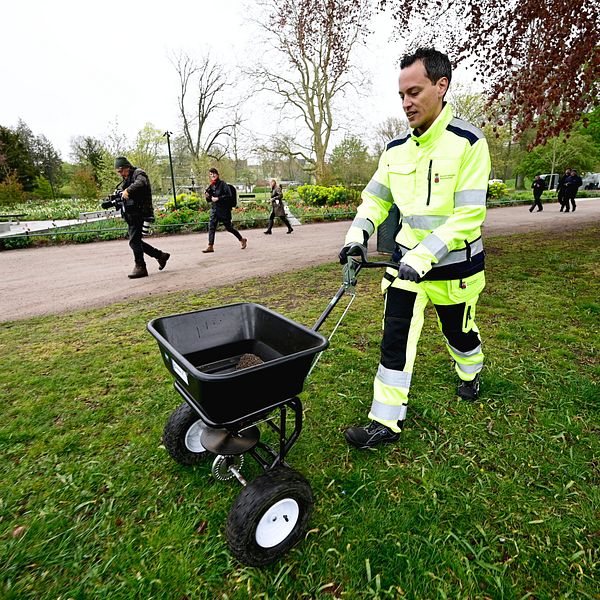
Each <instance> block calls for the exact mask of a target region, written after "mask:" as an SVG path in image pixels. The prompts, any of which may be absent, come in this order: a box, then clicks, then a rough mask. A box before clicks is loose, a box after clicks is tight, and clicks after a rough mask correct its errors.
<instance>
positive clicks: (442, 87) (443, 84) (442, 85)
mask: <svg viewBox="0 0 600 600" xmlns="http://www.w3.org/2000/svg"><path fill="white" fill-rule="evenodd" d="M435 85H436V87H437V89H438V96H439V97H440V98H443V97H444V94H445V93H446V92H447V91H448V86H449V83H448V78H447V77H440V78H439V79H438V80H437V83H436V84H435Z"/></svg>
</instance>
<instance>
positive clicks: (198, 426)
mask: <svg viewBox="0 0 600 600" xmlns="http://www.w3.org/2000/svg"><path fill="white" fill-rule="evenodd" d="M205 430H206V425H205V424H204V423H203V422H202V421H201V420H200V419H198V420H197V421H196V422H195V423H194V424H193V425H192V426H191V427H190V428H189V429H188V430H187V431H186V434H185V447H186V448H187V449H188V450H189V451H190V452H206V448H205V447H204V446H203V445H202V432H203V431H205ZM180 439H181V438H180Z"/></svg>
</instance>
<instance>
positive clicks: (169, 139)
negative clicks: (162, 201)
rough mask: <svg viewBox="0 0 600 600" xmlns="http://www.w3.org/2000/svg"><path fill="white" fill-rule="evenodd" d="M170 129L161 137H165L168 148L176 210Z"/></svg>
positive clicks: (174, 201)
mask: <svg viewBox="0 0 600 600" xmlns="http://www.w3.org/2000/svg"><path fill="white" fill-rule="evenodd" d="M172 135H173V132H172V131H165V132H164V133H163V137H165V136H166V138H167V148H168V149H169V165H170V167H171V187H172V189H173V203H174V204H175V210H177V193H176V192H175V175H174V174H173V158H172V157H171V136H172Z"/></svg>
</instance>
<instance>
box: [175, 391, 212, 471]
mask: <svg viewBox="0 0 600 600" xmlns="http://www.w3.org/2000/svg"><path fill="white" fill-rule="evenodd" d="M205 429H206V425H205V424H204V422H203V421H202V420H201V419H200V417H199V416H198V413H197V412H196V411H195V410H194V409H193V408H192V407H191V406H189V404H187V403H186V402H184V403H183V404H181V405H180V406H179V407H178V408H176V409H175V410H174V411H173V412H172V413H171V416H170V417H169V420H168V421H167V424H166V425H165V430H164V433H163V444H164V446H165V448H166V449H167V452H168V453H169V454H170V455H171V458H173V460H175V461H176V462H178V463H179V464H180V465H185V466H188V467H189V466H191V465H195V464H197V463H199V462H200V461H201V460H203V459H204V458H206V457H207V456H209V455H210V453H209V452H207V451H206V448H205V447H204V446H203V445H202V442H201V441H200V437H201V436H202V433H203V431H204V430H205Z"/></svg>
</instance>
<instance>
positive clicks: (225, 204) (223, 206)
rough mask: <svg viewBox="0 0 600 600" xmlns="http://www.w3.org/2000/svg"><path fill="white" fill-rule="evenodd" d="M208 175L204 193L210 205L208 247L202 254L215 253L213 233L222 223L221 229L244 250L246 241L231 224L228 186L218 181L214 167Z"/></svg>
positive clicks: (217, 174) (217, 172)
mask: <svg viewBox="0 0 600 600" xmlns="http://www.w3.org/2000/svg"><path fill="white" fill-rule="evenodd" d="M208 175H209V177H210V185H209V186H208V187H207V188H206V190H205V191H204V197H205V198H206V201H207V202H210V203H211V206H210V218H209V221H208V246H207V247H206V250H202V252H203V253H204V254H206V253H208V252H214V251H215V233H216V231H217V225H218V224H219V223H223V227H225V229H226V230H227V231H229V233H231V234H232V235H234V236H235V237H236V238H237V239H238V240H239V242H240V244H241V246H242V250H245V249H246V245H247V244H248V240H247V239H246V238H245V237H242V234H241V233H240V232H239V231H238V230H237V229H235V228H234V226H233V225H232V223H231V192H230V190H229V186H228V185H227V183H225V182H224V181H222V180H221V179H219V171H217V169H215V168H214V167H213V168H212V169H209V170H208Z"/></svg>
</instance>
